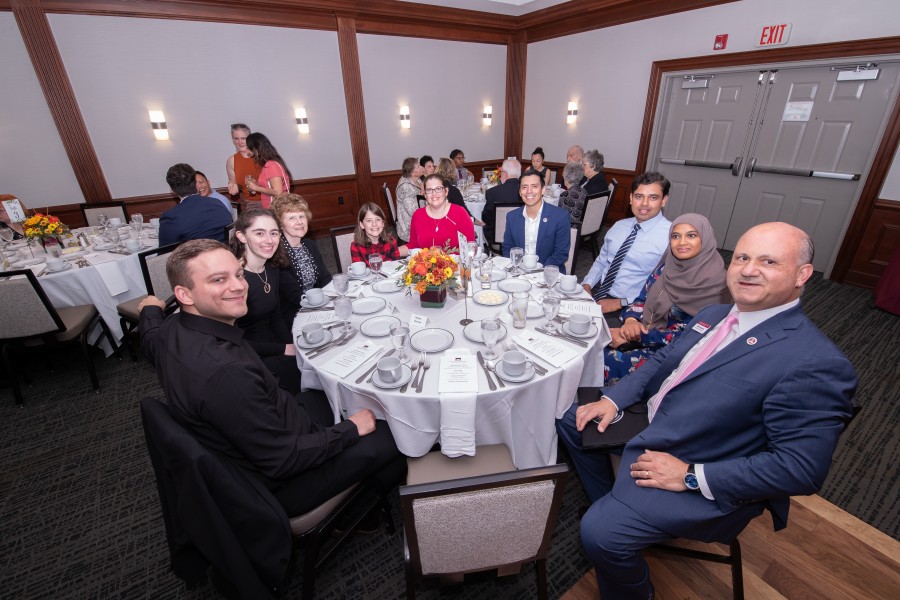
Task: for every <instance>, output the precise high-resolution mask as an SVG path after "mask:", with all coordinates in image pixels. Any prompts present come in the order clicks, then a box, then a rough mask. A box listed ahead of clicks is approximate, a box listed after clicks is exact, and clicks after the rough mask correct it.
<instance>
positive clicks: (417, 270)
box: [401, 247, 459, 308]
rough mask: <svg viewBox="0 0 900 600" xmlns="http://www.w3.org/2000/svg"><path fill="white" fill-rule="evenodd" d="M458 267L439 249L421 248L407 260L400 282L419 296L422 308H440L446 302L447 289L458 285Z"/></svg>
mask: <svg viewBox="0 0 900 600" xmlns="http://www.w3.org/2000/svg"><path fill="white" fill-rule="evenodd" d="M458 272H459V265H457V264H456V261H455V260H453V258H451V257H450V256H449V255H447V254H446V253H445V252H444V251H443V250H441V249H440V248H437V247H435V248H423V249H422V250H419V252H418V253H416V255H415V256H413V257H412V258H410V259H409V263H408V264H407V265H406V273H404V274H403V278H402V279H401V281H402V282H403V283H405V284H406V285H407V286H409V288H408V290H409V291H410V292H411V291H412V289H413V288H415V290H416V291H417V292H419V294H420V295H421V301H422V306H423V307H426V308H440V307H442V306H444V303H445V302H446V301H447V288H448V287H449V286H450V285H454V286H456V285H458V281H457V279H456V274H457V273H458Z"/></svg>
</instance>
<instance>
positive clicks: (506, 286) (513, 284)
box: [497, 278, 531, 294]
mask: <svg viewBox="0 0 900 600" xmlns="http://www.w3.org/2000/svg"><path fill="white" fill-rule="evenodd" d="M497 287H498V288H500V289H501V290H503V291H504V292H509V293H510V294H512V293H513V292H528V291H530V290H531V282H529V281H528V280H526V279H516V278H510V279H504V280H503V281H501V282H500V283H498V284H497Z"/></svg>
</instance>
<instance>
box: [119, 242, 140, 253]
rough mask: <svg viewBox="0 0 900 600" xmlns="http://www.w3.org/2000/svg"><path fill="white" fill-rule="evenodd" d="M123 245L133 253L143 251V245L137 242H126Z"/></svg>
mask: <svg viewBox="0 0 900 600" xmlns="http://www.w3.org/2000/svg"><path fill="white" fill-rule="evenodd" d="M122 244H123V245H124V246H125V249H126V250H130V251H132V252H137V251H138V250H140V249H141V243H140V242H139V241H137V240H125V241H124V242H122Z"/></svg>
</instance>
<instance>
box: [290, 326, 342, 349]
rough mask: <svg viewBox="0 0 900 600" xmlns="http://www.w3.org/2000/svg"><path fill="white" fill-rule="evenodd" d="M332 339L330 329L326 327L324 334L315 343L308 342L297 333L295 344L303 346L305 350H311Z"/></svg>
mask: <svg viewBox="0 0 900 600" xmlns="http://www.w3.org/2000/svg"><path fill="white" fill-rule="evenodd" d="M332 339H334V335H332V333H331V330H330V329H326V330H325V336H324V337H323V338H322V339H321V340H319V341H318V342H316V343H315V344H310V343H309V342H307V341H306V340H304V339H303V336H302V335H298V336H297V345H298V346H300V347H301V348H305V349H307V350H312V349H313V348H318V347H319V346H324V345H325V344H327V343H328V342H330V341H331V340H332Z"/></svg>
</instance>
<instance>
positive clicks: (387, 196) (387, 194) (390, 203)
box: [381, 183, 397, 226]
mask: <svg viewBox="0 0 900 600" xmlns="http://www.w3.org/2000/svg"><path fill="white" fill-rule="evenodd" d="M381 193H382V194H384V203H385V204H387V207H388V211H389V214H390V215H391V224H392V225H395V226H396V225H397V208H396V207H395V206H394V198H393V196H391V189H390V188H389V187H388V184H386V183H384V184H382V185H381Z"/></svg>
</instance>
